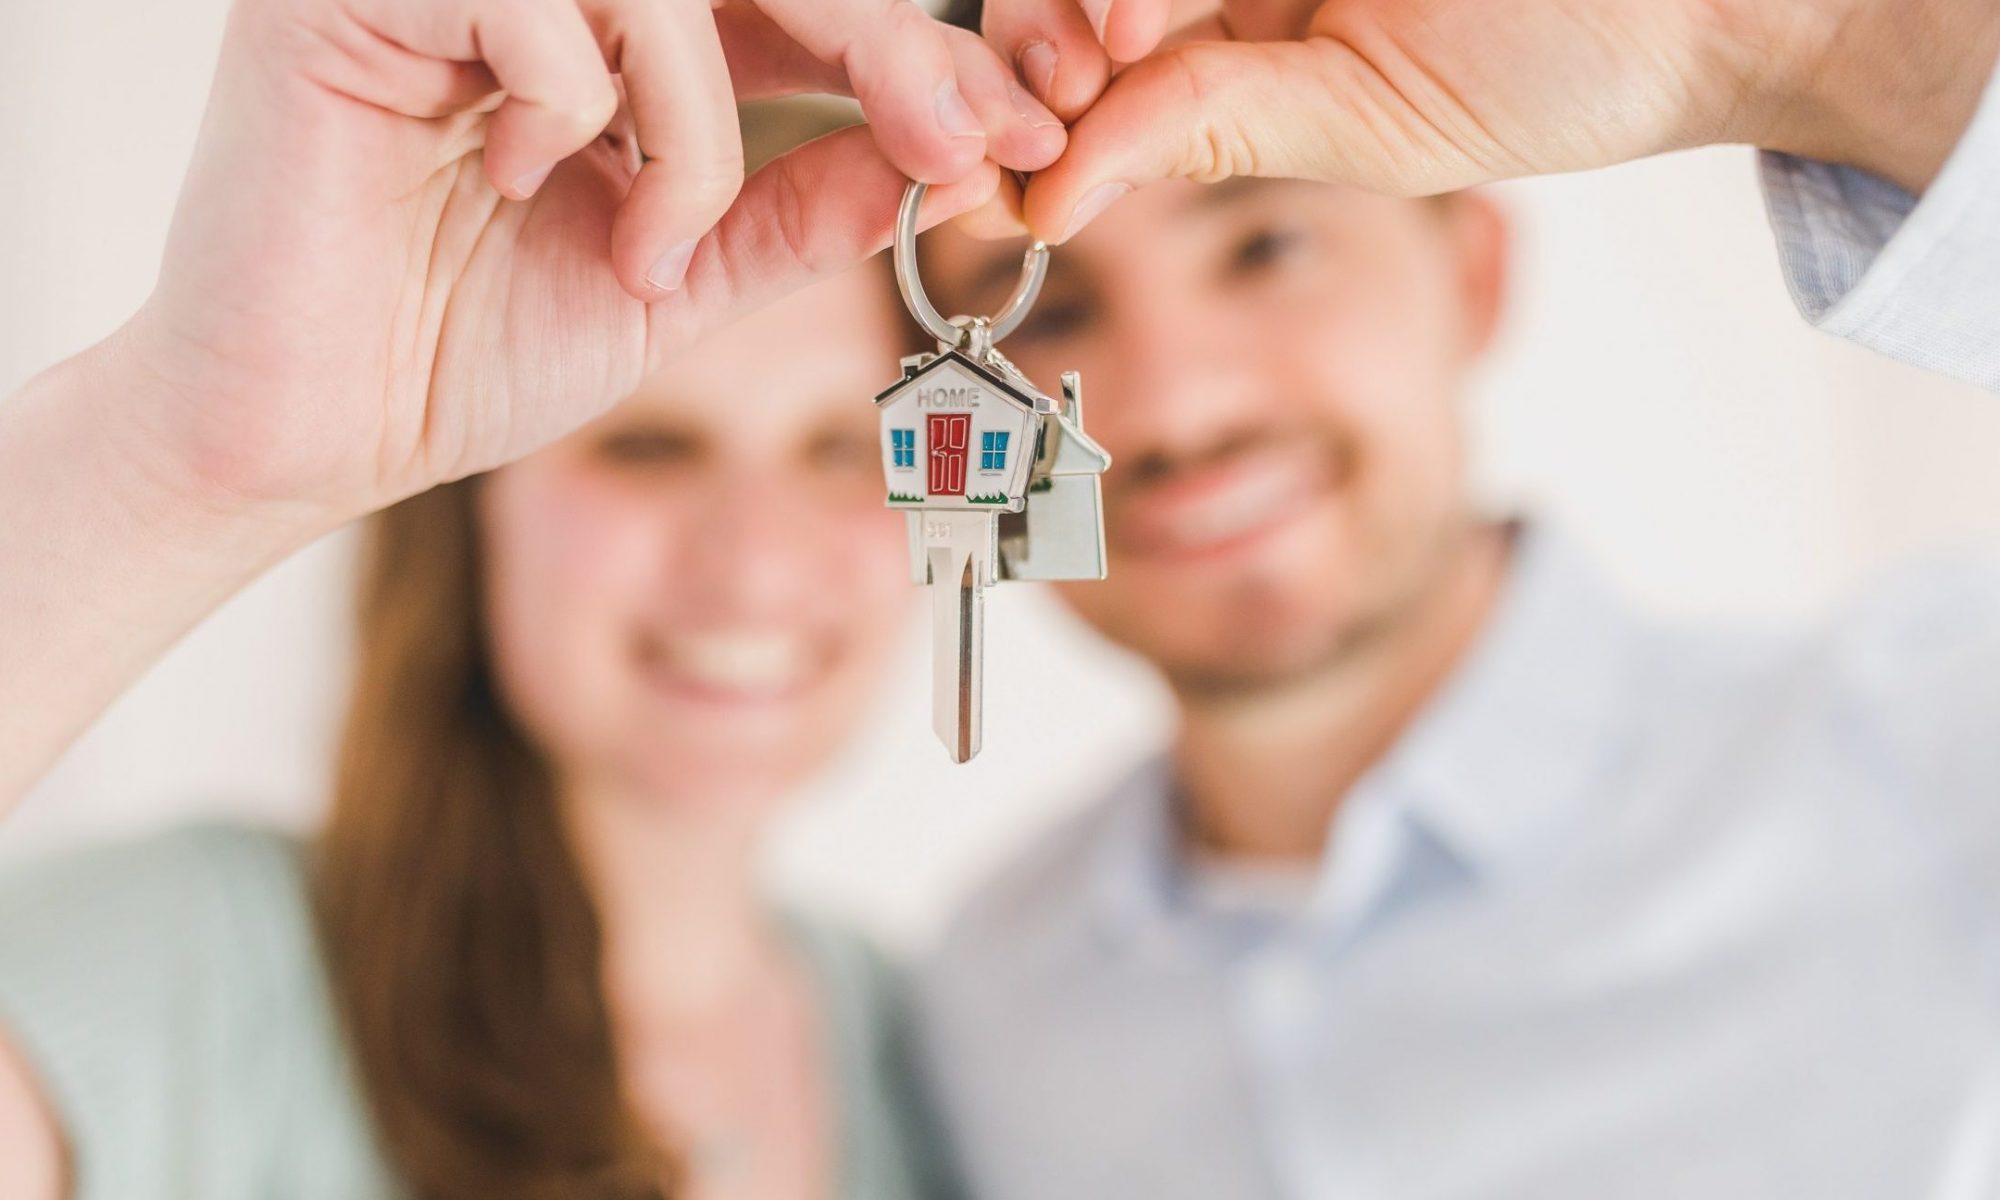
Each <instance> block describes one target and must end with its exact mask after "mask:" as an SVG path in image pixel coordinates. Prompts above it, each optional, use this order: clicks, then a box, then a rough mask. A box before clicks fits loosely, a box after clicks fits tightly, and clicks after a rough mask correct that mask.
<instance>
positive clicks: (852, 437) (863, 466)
mask: <svg viewBox="0 0 2000 1200" xmlns="http://www.w3.org/2000/svg"><path fill="white" fill-rule="evenodd" d="M807 457H808V458H809V459H810V461H811V462H812V464H813V465H814V466H815V467H817V468H819V469H821V470H825V471H835V472H851V471H859V472H873V471H876V470H879V469H880V467H881V453H880V451H879V450H878V449H877V447H876V445H875V438H874V436H873V434H872V432H871V433H870V434H868V435H866V436H863V435H860V434H848V433H838V434H826V435H824V436H821V437H818V438H814V439H813V441H812V443H811V445H810V446H809V448H808V450H807Z"/></svg>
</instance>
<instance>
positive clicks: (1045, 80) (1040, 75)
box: [1014, 42, 1056, 104]
mask: <svg viewBox="0 0 2000 1200" xmlns="http://www.w3.org/2000/svg"><path fill="white" fill-rule="evenodd" d="M1014 65H1015V66H1016V67H1017V68H1019V70H1020V72H1021V78H1022V79H1025V80H1027V81H1028V88H1029V90H1031V91H1033V92H1034V93H1035V95H1036V97H1037V98H1039V99H1040V100H1041V102H1042V103H1043V104H1049V103H1052V100H1051V97H1052V96H1053V94H1054V92H1055V86H1056V48H1055V47H1054V46H1051V45H1050V44H1049V43H1047V42H1029V43H1028V44H1027V45H1025V46H1023V47H1021V52H1020V53H1019V54H1016V55H1015V56H1014Z"/></svg>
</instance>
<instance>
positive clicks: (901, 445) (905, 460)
mask: <svg viewBox="0 0 2000 1200" xmlns="http://www.w3.org/2000/svg"><path fill="white" fill-rule="evenodd" d="M889 452H890V454H891V455H892V456H893V459H892V461H893V462H894V464H895V465H896V466H899V467H914V466H916V465H917V431H916V430H914V429H891V430H890V431H889Z"/></svg>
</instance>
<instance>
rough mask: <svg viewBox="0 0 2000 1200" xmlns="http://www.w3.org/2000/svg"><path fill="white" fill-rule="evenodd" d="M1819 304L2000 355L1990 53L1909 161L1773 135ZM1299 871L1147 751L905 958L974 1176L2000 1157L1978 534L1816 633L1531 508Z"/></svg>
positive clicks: (1630, 1193)
mask: <svg viewBox="0 0 2000 1200" xmlns="http://www.w3.org/2000/svg"><path fill="white" fill-rule="evenodd" d="M1763 172H1764V181H1765V185H1766V193H1767V197H1768V200H1769V205H1770V213H1771V219H1772V225H1773V228H1774V230H1775V231H1776V233H1777V235H1778V239H1779V243H1780V258H1781V261H1782V263H1783V265H1784V268H1785V272H1786V275H1787V278H1788V281H1789V283H1790V285H1791V288H1792V292H1793V295H1794V297H1795V298H1796V300H1797V302H1798V304H1799V307H1800V310H1801V311H1802V312H1803V313H1804V314H1805V316H1806V317H1807V318H1808V319H1809V320H1811V321H1812V322H1814V323H1815V324H1816V325H1818V326H1819V327H1821V328H1822V329H1825V330H1827V331H1828V332H1830V333H1834V334H1838V335H1840V336H1843V337H1847V338H1851V339H1853V340H1855V341H1857V342H1860V343H1862V344H1865V345H1868V346H1872V347H1874V348H1876V349H1878V350H1881V351H1883V352H1885V353H1888V354H1890V355H1893V356H1896V357H1899V358H1902V359H1905V360H1907V361H1909V362H1913V363H1916V364H1918V365H1920V366H1924V367H1927V368H1930V369H1933V370H1936V371H1940V372H1945V373H1948V374H1953V375H1957V376H1959V377H1961V378H1964V379H1967V380H1971V381H1973V382H1976V383H1979V384H1982V385H1984V386H1986V387H1989V388H1996V389H2000V84H1995V85H1992V86H1990V87H1989V91H1988V94H1987V96H1986V98H1985V100H1984V102H1983V104H1982V106H1981V109H1980V111H1979V113H1978V116H1977V118H1976V119H1975V121H1974V122H1973V124H1972V126H1971V128H1970V129H1969V130H1968V132H1967V133H1966V135H1965V137H1964V139H1963V141H1962V142H1961V144H1960V146H1959V147H1958V148H1957V150H1956V152H1955V153H1954V155H1953V157H1952V160H1951V161H1950V163H1949V164H1948V165H1947V166H1946V168H1945V170H1944V172H1943V173H1942V174H1941V175H1940V177H1939V178H1938V180H1937V181H1936V183H1935V184H1934V185H1933V186H1932V187H1931V189H1930V190H1929V191H1928V192H1927V193H1926V195H1925V196H1924V198H1923V199H1922V201H1921V202H1919V201H1918V200H1917V199H1915V198H1914V197H1911V196H1908V195H1906V194H1904V193H1902V192H1901V191H1899V190H1897V189H1896V188H1894V187H1892V186H1890V185H1888V184H1885V183H1883V182H1881V181H1880V180H1876V179H1873V178H1871V177H1869V176H1866V175H1864V174H1862V173H1860V172H1858V171H1854V170H1851V169H1848V168H1841V167H1833V166H1828V165H1826V164H1822V163H1812V162H1806V161H1802V160H1799V159H1795V158H1789V157H1786V156H1782V155H1766V156H1765V157H1764V161H1763ZM1328 846H1329V849H1328V852H1327V856H1326V859H1325V861H1324V862H1323V863H1321V864H1319V866H1318V869H1317V870H1316V871H1312V872H1308V873H1305V874H1304V875H1302V876H1301V877H1299V878H1295V879H1284V878H1256V877H1253V876H1249V875H1246V874H1245V873H1244V872H1242V871H1241V870H1240V869H1236V870H1232V869H1229V868H1227V867H1223V866H1218V865H1216V864H1200V863H1191V862H1189V861H1188V859H1187V857H1186V856H1185V855H1184V854H1183V853H1181V851H1180V848H1179V844H1178V839H1177V838H1176V835H1175V821H1174V804H1173V800H1172V784H1171V780H1170V778H1169V777H1168V774H1167V772H1166V770H1165V768H1164V767H1163V766H1160V765H1155V766H1152V767H1149V768H1147V769H1146V770H1145V771H1142V772H1141V773H1140V774H1139V775H1138V776H1137V777H1135V778H1134V779H1133V780H1132V781H1131V782H1130V783H1129V784H1128V785H1127V786H1126V787H1125V788H1123V789H1122V790H1121V791H1119V792H1118V793H1116V794H1115V795H1113V796H1112V797H1111V798H1110V799H1109V800H1108V801H1107V802H1106V803H1104V804H1103V805H1101V806H1099V807H1097V808H1095V809H1093V810H1091V811H1090V812H1088V813H1087V814H1085V816H1084V817H1083V818H1082V819H1080V820H1079V821H1077V822H1075V823H1074V824H1072V825H1070V826H1068V827H1065V828H1062V829H1059V830H1057V831H1056V832H1055V833H1053V834H1052V835H1050V836H1049V837H1048V838H1047V839H1046V840H1045V841H1044V842H1043V843H1041V844H1040V845H1039V846H1037V847H1036V848H1035V849H1033V850H1032V851H1031V852H1029V853H1028V854H1026V855H1025V856H1023V857H1022V858H1021V859H1020V860H1019V861H1018V862H1016V863H1015V864H1014V865H1013V866H1012V867H1011V868H1010V869H1009V870H1007V871H1006V872H1004V873H1003V874H1002V875H1001V876H1000V877H999V878H998V879H997V880H995V881H994V882H993V883H992V884H991V885H990V886H989V887H988V888H986V889H985V890H984V891H983V892H982V893H981V894H980V895H979V896H978V897H977V898H976V899H975V901H974V902H973V903H972V904H971V905H970V906H969V907H968V908H967V909H966V911H965V912H964V913H963V914H961V916H960V918H959V919H958V920H957V921H956V922H955V923H954V924H953V925H952V927H951V929H950V931H949V932H948V934H947V935H946V937H945V939H944V941H943V942H942V944H941V946H940V947H939V948H938V950H937V952H936V953H935V955H934V957H933V959H932V961H931V963H930V965H929V968H928V970H927V971H926V972H925V974H924V976H923V980H922V995H923V1001H924V1002H923V1006H922V1007H923V1010H924V1015H925V1021H926V1025H927V1031H928V1039H929V1044H930V1050H931V1053H930V1056H929V1057H930V1061H931V1062H932V1064H933V1071H934V1074H935V1076H936V1084H937V1087H938V1089H939V1091H940V1094H941V1096H942V1098H943V1099H944V1101H945V1107H946V1110H947V1111H948V1113H949V1114H950V1115H951V1118H952V1124H953V1128H954V1134H955V1137H956V1139H957V1143H958V1148H959V1150H960V1152H961V1154H962V1155H963V1157H964V1165H965V1167H966V1169H967V1170H968V1172H969V1174H970V1176H971V1179H972V1181H973V1184H974V1188H975V1194H976V1195H977V1196H979V1197H981V1198H982V1200H1105V1198H1107V1197H1117V1198H1121V1200H1122V1198H1124V1197H1141V1196H1143V1197H1146V1198H1147V1200H1179V1198H1182V1197H1185V1198H1187V1200H1197V1198H1199V1200H1218V1198H1224V1197H1226V1198H1228V1200H1265V1198H1274V1200H1380V1198H1385V1197H1394V1198H1396V1200H1473V1198H1478V1200H1652V1198H1656V1197H1657V1198H1660V1200H1667V1198H1673V1200H1682V1198H1699V1200H1738V1198H1741V1200H1776V1198H1784V1200H1790V1198H1792V1197H1811V1198H1812V1200H1912V1198H1934V1200H1973V1198H1991V1197H1996V1196H2000V565H1991V564H1989V565H1985V566H1962V567H1957V568H1951V569H1939V570H1934V571H1931V572H1928V573H1926V574H1923V575H1921V576H1918V577H1914V578H1912V579H1911V580H1910V581H1908V582H1907V583H1905V584H1903V585H1901V586H1899V587H1897V588H1894V589H1891V590H1888V591H1886V592H1885V593H1884V594H1882V595H1879V596H1876V597H1874V598H1873V599H1871V600H1870V601H1868V602H1866V603H1864V604H1862V605H1860V606H1858V607H1857V608H1856V609H1855V610H1854V611H1853V612H1851V613H1849V614H1848V615H1847V616H1846V617H1845V619H1843V620H1841V621H1838V622H1836V623H1834V624H1832V625H1831V626H1830V627H1828V628H1825V629H1822V630H1819V631H1816V632H1811V633H1799V634H1785V633H1778V632H1769V631H1766V632H1758V631H1750V630H1735V631H1730V630H1717V629H1707V630H1699V629H1686V628H1677V627H1674V626H1672V625H1668V624H1664V623H1659V622H1655V621H1651V620H1647V619H1644V618H1642V617H1639V616H1637V615H1636V614H1634V613H1633V612H1631V611H1629V610H1628V608H1627V607H1626V606H1625V604H1624V603H1622V602H1621V601H1620V600H1619V598H1618V597H1616V596H1615V595H1614V594H1612V592H1611V591H1610V590H1609V589H1608V588H1607V587H1606V586H1605V585H1604V584H1602V583H1601V582H1600V581H1599V580H1598V578H1597V577H1596V575H1595V573H1594V572H1593V571H1592V570H1591V569H1590V568H1589V567H1588V566H1587V565H1586V564H1584V563H1583V562H1582V561H1581V560H1580V559H1579V558H1578V556H1577V555H1575V554H1574V553H1573V552H1571V551H1570V550H1568V549H1567V548H1566V547H1564V546H1563V545H1562V543H1561V542H1560V541H1559V540H1557V539H1554V538H1552V537H1550V536H1548V535H1547V534H1543V533H1534V532H1531V533H1530V534H1528V535H1527V536H1526V537H1525V539H1524V541H1523V544H1522V545H1521V547H1520V548H1519V549H1518V551H1517V556H1516V560H1515V563H1514V566H1513V570H1512V575H1511V579H1510V582H1509V585H1508V592H1507V595H1506V597H1505V598H1504V601H1503V603H1502V605H1501V608H1500V611H1499V612H1498V613H1497V614H1496V616H1495V618H1494V620H1493V621H1492V623H1491V625H1490V626H1489V628H1488V629H1487V631H1486V632H1485V634H1484V636H1483V638H1482V640H1481V642H1480V644H1479V645H1478V647H1477V649H1476V651H1475V653H1474V654H1473V655H1472V656H1471V658H1470V659H1469V661H1467V662H1466V663H1464V664H1462V666H1461V668H1460V670H1459V671H1458V673H1457V674H1456V676H1455V677H1454V679H1453V681H1452V682H1451V684H1450V685H1449V687H1448V688H1447V689H1446V691H1445V693H1444V694H1443V695H1441V696H1440V697H1438V698H1437V699H1436V700H1435V702H1434V703H1433V704H1432V705H1431V707H1430V708H1429V709H1428V710H1427V711H1426V712H1425V714H1424V715H1423V716H1422V717H1421V719H1420V720H1419V721H1418V723H1417V724H1416V725H1415V727H1414V728H1413V729H1411V730H1410V731H1409V732H1408V733H1407V734H1406V736H1404V737H1403V738H1402V739H1401V740H1400V742H1399V743H1398V744H1397V746H1396V747H1395V748H1394V750H1393V751H1392V753H1391V754H1390V755H1389V756H1388V757H1387V758H1386V759H1385V760H1384V761H1383V762H1382V763H1380V764H1379V765H1378V766H1377V768H1376V769H1375V770H1373V771H1372V772H1371V773H1370V774H1369V775H1368V776H1367V777H1365V778H1364V779H1363V780H1362V781H1361V782H1360V783H1359V784H1358V785H1357V786H1356V787H1355V788H1354V789H1353V790H1352V792H1351V793H1350V794H1349V795H1348V796H1346V797H1344V798H1343V801H1342V804H1341V806H1340V808H1339V811H1338V815H1337V817H1336V820H1335V824H1334V827H1333V829H1332V830H1331V831H1330V837H1329V841H1328Z"/></svg>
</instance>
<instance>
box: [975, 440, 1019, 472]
mask: <svg viewBox="0 0 2000 1200" xmlns="http://www.w3.org/2000/svg"><path fill="white" fill-rule="evenodd" d="M1010 436H1012V435H1011V434H1008V433H1004V432H994V431H988V432H986V433H982V434H980V435H979V469H980V470H982V471H1004V470H1006V469H1007V439H1008V438H1009V437H1010Z"/></svg>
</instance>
